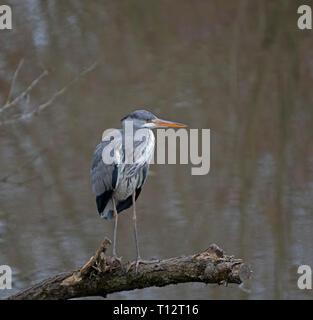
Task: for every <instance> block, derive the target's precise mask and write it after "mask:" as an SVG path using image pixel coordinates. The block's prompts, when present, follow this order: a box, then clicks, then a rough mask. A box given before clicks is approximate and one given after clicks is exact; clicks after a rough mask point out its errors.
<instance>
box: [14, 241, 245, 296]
mask: <svg viewBox="0 0 313 320" xmlns="http://www.w3.org/2000/svg"><path fill="white" fill-rule="evenodd" d="M110 244H111V241H110V240H108V239H105V240H104V242H103V243H102V245H101V246H100V248H99V249H98V250H97V252H96V253H95V255H94V256H93V257H91V258H90V260H89V261H88V262H87V263H86V264H85V265H84V266H83V267H82V268H81V269H80V270H78V271H74V272H67V273H62V274H59V275H56V276H53V277H51V278H48V279H46V280H44V281H42V282H40V283H38V284H36V285H34V286H32V287H31V288H28V289H26V290H23V291H21V292H19V293H17V294H15V295H13V296H11V297H9V298H8V299H9V300H18V299H41V300H42V299H52V300H64V299H70V298H78V297H87V296H103V297H106V295H107V294H110V293H114V292H120V291H127V290H133V289H142V288H147V287H152V286H157V287H162V286H166V285H169V284H178V283H184V282H203V283H218V284H227V283H237V284H240V283H242V281H244V280H246V279H248V278H249V276H250V273H251V271H250V268H249V267H248V266H247V265H245V264H244V263H243V262H242V260H241V259H234V258H233V257H232V256H226V255H224V252H223V250H221V249H220V248H219V247H218V246H217V245H215V244H212V245H210V246H209V248H208V249H207V250H205V251H203V252H201V253H199V254H195V255H191V256H187V257H185V256H182V257H176V258H170V259H165V260H159V261H149V263H144V264H140V265H139V267H138V272H137V273H136V272H135V267H134V265H135V264H134V263H133V264H122V263H120V262H119V261H118V260H116V259H113V258H112V257H107V256H105V251H106V249H107V247H108V246H109V245H110ZM130 266H131V267H130ZM129 267H130V269H129V270H127V268H129Z"/></svg>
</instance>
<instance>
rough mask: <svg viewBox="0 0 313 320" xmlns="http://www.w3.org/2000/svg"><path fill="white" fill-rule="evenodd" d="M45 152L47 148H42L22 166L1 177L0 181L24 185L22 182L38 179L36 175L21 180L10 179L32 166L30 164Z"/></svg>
mask: <svg viewBox="0 0 313 320" xmlns="http://www.w3.org/2000/svg"><path fill="white" fill-rule="evenodd" d="M44 152H45V150H41V151H40V152H39V153H38V154H36V155H34V156H32V157H31V158H30V159H28V160H27V161H26V162H24V163H23V164H22V165H21V166H19V167H17V168H15V170H13V171H12V172H10V173H9V174H7V175H5V176H3V177H1V178H0V183H9V184H16V185H22V184H25V183H27V182H29V181H32V180H34V179H36V177H32V178H29V179H26V180H24V181H19V182H16V181H12V180H10V179H11V178H12V177H14V176H16V175H18V174H20V173H21V171H22V170H23V169H25V168H27V167H30V164H31V163H33V162H34V161H35V160H37V159H38V158H39V157H41V156H42V154H43V153H44Z"/></svg>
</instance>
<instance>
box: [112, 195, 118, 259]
mask: <svg viewBox="0 0 313 320" xmlns="http://www.w3.org/2000/svg"><path fill="white" fill-rule="evenodd" d="M112 203H113V212H114V234H113V256H114V257H116V232H117V220H118V216H117V210H116V205H115V200H114V198H113V197H112Z"/></svg>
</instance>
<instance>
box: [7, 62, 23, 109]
mask: <svg viewBox="0 0 313 320" xmlns="http://www.w3.org/2000/svg"><path fill="white" fill-rule="evenodd" d="M23 63H24V59H21V60H20V62H19V64H18V66H17V68H16V70H15V72H14V75H13V78H12V82H11V87H10V91H9V94H8V97H7V101H6V103H5V104H6V105H7V104H9V103H10V100H11V96H12V94H13V90H14V85H15V81H16V79H17V76H18V73H19V72H20V70H21V68H22V66H23Z"/></svg>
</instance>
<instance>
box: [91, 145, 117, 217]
mask: <svg viewBox="0 0 313 320" xmlns="http://www.w3.org/2000/svg"><path fill="white" fill-rule="evenodd" d="M108 143H109V141H102V142H101V143H100V144H99V145H98V146H97V148H96V150H95V154H94V158H93V161H92V165H91V169H90V177H91V184H92V191H93V193H94V195H95V196H96V202H97V208H98V212H99V214H100V216H103V217H104V218H106V217H105V216H104V215H105V213H104V210H105V208H106V206H107V204H108V202H109V201H110V200H111V197H112V193H113V191H114V189H115V188H116V187H117V184H118V176H119V175H118V165H117V164H116V163H115V162H113V163H112V164H107V163H104V161H103V159H102V152H103V149H104V147H105V146H107V145H108Z"/></svg>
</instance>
